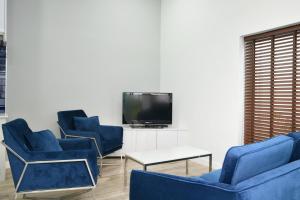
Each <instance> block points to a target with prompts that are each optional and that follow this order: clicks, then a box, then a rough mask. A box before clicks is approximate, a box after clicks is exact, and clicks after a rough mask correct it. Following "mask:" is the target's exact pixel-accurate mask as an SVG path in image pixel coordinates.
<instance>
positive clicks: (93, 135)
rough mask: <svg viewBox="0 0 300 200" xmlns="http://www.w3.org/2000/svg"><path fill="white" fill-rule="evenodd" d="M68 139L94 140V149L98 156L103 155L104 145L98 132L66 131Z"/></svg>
mask: <svg viewBox="0 0 300 200" xmlns="http://www.w3.org/2000/svg"><path fill="white" fill-rule="evenodd" d="M65 133H66V134H67V137H68V138H88V139H92V142H93V147H92V148H93V149H94V150H95V151H96V152H97V153H98V156H100V155H101V152H102V145H101V140H100V135H99V133H97V132H93V131H77V130H66V131H65Z"/></svg>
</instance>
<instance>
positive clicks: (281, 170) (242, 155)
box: [130, 134, 300, 200]
mask: <svg viewBox="0 0 300 200" xmlns="http://www.w3.org/2000/svg"><path fill="white" fill-rule="evenodd" d="M298 138H299V140H298V146H296V145H295V144H296V142H295V141H294V140H293V138H292V137H289V136H278V137H275V138H272V139H269V140H266V141H263V142H259V143H255V144H251V145H245V146H240V147H233V148H231V149H230V150H229V151H228V152H227V155H226V157H225V160H224V164H223V168H222V169H221V170H216V171H214V172H211V173H208V174H205V175H203V176H199V177H179V176H173V175H167V174H160V173H154V172H143V171H133V172H132V174H131V182H130V200H141V199H142V200H153V199H155V200H200V199H201V200H275V199H276V200H298V199H300V181H299V180H300V173H299V171H300V160H291V158H292V157H295V155H294V156H292V155H293V154H297V155H296V157H298V158H299V157H300V154H299V152H300V143H299V141H300V134H299V136H298Z"/></svg>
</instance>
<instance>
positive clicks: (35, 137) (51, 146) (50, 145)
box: [26, 130, 63, 152]
mask: <svg viewBox="0 0 300 200" xmlns="http://www.w3.org/2000/svg"><path fill="white" fill-rule="evenodd" d="M26 138H27V139H28V141H29V143H30V145H31V147H32V151H46V152H50V151H62V150H63V149H62V148H61V146H60V145H59V142H58V140H57V139H56V138H55V136H54V134H53V133H52V132H51V131H50V130H44V131H39V132H34V133H31V134H26Z"/></svg>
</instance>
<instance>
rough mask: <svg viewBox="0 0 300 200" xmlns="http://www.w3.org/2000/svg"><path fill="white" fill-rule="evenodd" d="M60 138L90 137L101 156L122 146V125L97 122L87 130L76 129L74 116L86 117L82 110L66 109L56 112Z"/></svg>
mask: <svg viewBox="0 0 300 200" xmlns="http://www.w3.org/2000/svg"><path fill="white" fill-rule="evenodd" d="M57 117H58V124H59V126H60V133H61V137H62V138H90V139H92V140H93V145H94V149H95V150H96V151H97V152H98V157H100V158H103V157H105V156H107V155H109V154H111V153H113V152H115V151H117V150H120V149H122V146H123V127H120V126H109V125H102V124H101V125H100V123H99V120H98V124H97V125H96V126H95V127H91V128H90V129H89V128H88V127H87V128H86V129H87V130H78V129H76V126H75V124H74V118H76V117H77V118H78V117H79V118H87V115H86V114H85V112H84V111H83V110H67V111H60V112H58V113H57Z"/></svg>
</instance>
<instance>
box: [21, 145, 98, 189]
mask: <svg viewBox="0 0 300 200" xmlns="http://www.w3.org/2000/svg"><path fill="white" fill-rule="evenodd" d="M24 171H26V172H24V177H23V179H22V180H21V181H20V187H18V188H17V191H18V192H19V191H28V190H48V189H64V188H74V187H95V185H96V183H97V176H98V175H99V168H98V166H97V157H96V152H95V151H93V150H80V151H79V150H78V151H61V152H31V155H30V156H29V159H28V161H27V163H26V166H25V168H24ZM32 180H34V181H32ZM36 182H38V183H39V184H37V183H36Z"/></svg>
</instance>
